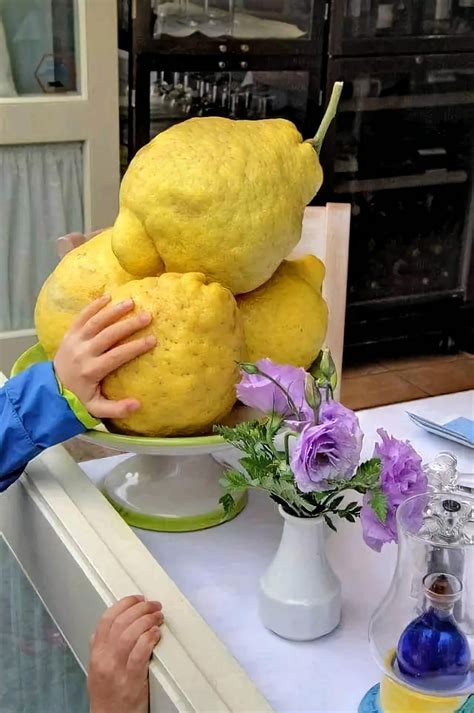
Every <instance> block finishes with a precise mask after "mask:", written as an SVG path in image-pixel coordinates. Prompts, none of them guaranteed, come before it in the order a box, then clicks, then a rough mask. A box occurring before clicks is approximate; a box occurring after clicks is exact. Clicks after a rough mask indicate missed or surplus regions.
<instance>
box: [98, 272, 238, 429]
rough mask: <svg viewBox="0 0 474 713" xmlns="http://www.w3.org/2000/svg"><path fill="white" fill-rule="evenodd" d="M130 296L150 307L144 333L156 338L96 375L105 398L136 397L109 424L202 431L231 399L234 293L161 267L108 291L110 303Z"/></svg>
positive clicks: (192, 275)
mask: <svg viewBox="0 0 474 713" xmlns="http://www.w3.org/2000/svg"><path fill="white" fill-rule="evenodd" d="M129 297H131V298H132V299H133V300H134V302H135V309H136V310H140V311H141V310H144V311H146V312H149V313H150V314H151V315H152V317H153V321H152V323H151V324H150V326H149V327H147V328H146V329H145V330H143V334H145V335H146V334H152V335H154V336H155V337H156V339H157V346H156V347H155V348H154V349H153V350H152V351H151V352H149V353H148V354H144V355H142V356H140V357H138V358H137V359H135V360H134V361H132V362H130V363H129V364H126V365H125V366H122V367H121V368H120V369H118V370H117V371H116V372H114V373H113V374H111V375H110V376H109V377H107V378H106V379H105V381H104V382H103V385H102V389H103V393H104V394H105V396H107V398H110V399H122V398H125V397H133V398H137V399H138V400H139V401H140V402H141V408H140V410H139V411H137V412H135V413H132V414H131V415H130V416H128V417H127V418H124V419H121V420H118V421H115V422H113V423H112V424H111V427H112V428H113V429H114V430H118V431H120V432H122V433H135V434H137V433H138V434H141V435H147V436H174V435H189V434H200V433H205V432H206V431H208V430H210V428H211V427H212V425H213V424H214V423H217V422H219V421H220V420H221V419H222V418H224V416H226V415H227V414H228V413H229V412H230V411H231V409H232V406H233V405H234V403H235V385H236V383H237V382H238V380H239V369H238V366H237V362H239V361H241V360H242V359H243V358H244V350H245V346H244V338H243V329H242V324H241V320H240V315H239V311H238V309H237V304H236V301H235V298H234V297H233V295H232V294H231V292H230V291H229V290H227V289H225V288H224V287H222V286H221V285H219V284H217V283H209V281H208V280H207V279H206V278H205V276H204V275H202V274H199V273H187V274H184V275H179V274H176V273H165V274H163V275H161V276H160V277H148V278H144V279H142V280H134V281H133V282H129V283H127V284H126V285H122V286H120V287H117V288H116V289H115V290H113V291H112V301H113V302H114V303H115V302H120V301H121V300H123V299H126V298H129Z"/></svg>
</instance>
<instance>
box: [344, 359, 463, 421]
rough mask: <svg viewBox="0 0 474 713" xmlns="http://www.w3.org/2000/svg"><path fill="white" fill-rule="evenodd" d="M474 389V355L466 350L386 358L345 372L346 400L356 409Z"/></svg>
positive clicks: (350, 368) (350, 367)
mask: <svg viewBox="0 0 474 713" xmlns="http://www.w3.org/2000/svg"><path fill="white" fill-rule="evenodd" d="M473 388H474V355H472V354H464V353H463V354H454V355H451V356H421V357H413V358H406V359H396V360H395V359H394V360H384V361H380V362H374V363H372V364H363V365H359V366H348V367H346V368H344V369H343V372H342V402H343V403H344V404H345V405H346V406H348V407H349V408H353V409H356V410H357V409H363V408H372V407H374V406H384V405H386V404H392V403H399V402H400V401H411V400H414V399H422V398H426V397H427V396H437V395H438V394H450V393H452V392H454V391H465V390H467V389H473Z"/></svg>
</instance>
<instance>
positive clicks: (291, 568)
mask: <svg viewBox="0 0 474 713" xmlns="http://www.w3.org/2000/svg"><path fill="white" fill-rule="evenodd" d="M280 514H281V516H282V517H283V520H284V525H283V533H282V537H281V541H280V545H279V547H278V550H277V553H276V555H275V557H274V559H273V561H272V563H271V564H270V567H269V568H268V570H267V571H266V572H265V574H264V575H263V577H262V578H261V580H260V592H259V606H260V617H261V619H262V622H263V624H264V625H265V626H266V627H267V628H268V629H270V630H271V631H273V632H274V633H275V634H278V635H279V636H281V637H283V638H285V639H291V640H293V641H311V640H313V639H318V638H319V637H321V636H325V635H326V634H329V633H330V632H331V631H332V630H333V629H335V628H336V627H337V625H338V624H339V622H340V620H341V584H340V582H339V579H338V578H337V577H336V575H335V574H334V572H333V570H332V568H331V565H330V564H329V561H328V558H327V556H326V539H327V537H326V530H327V526H326V523H325V521H324V519H323V518H321V517H315V518H300V517H294V516H293V515H289V514H288V513H286V512H285V511H284V510H283V509H282V508H281V507H280Z"/></svg>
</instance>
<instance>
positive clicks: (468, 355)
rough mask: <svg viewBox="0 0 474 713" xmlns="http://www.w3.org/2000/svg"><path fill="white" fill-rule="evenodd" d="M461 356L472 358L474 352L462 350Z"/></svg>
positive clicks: (473, 357)
mask: <svg viewBox="0 0 474 713" xmlns="http://www.w3.org/2000/svg"><path fill="white" fill-rule="evenodd" d="M462 355H463V357H465V358H466V359H474V354H473V353H471V352H462Z"/></svg>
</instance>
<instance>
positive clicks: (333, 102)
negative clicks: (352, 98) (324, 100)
mask: <svg viewBox="0 0 474 713" xmlns="http://www.w3.org/2000/svg"><path fill="white" fill-rule="evenodd" d="M343 86H344V82H336V83H335V84H334V86H333V88H332V94H331V98H330V100H329V104H328V106H327V109H326V111H325V114H324V116H323V120H322V121H321V124H320V126H319V129H318V130H317V132H316V136H315V137H314V139H310V143H312V144H313V146H314V148H315V150H316V153H317V154H318V156H319V154H320V153H321V147H322V145H323V141H324V139H325V138H326V134H327V131H328V129H329V126H330V124H331V122H332V120H333V119H334V117H335V116H336V114H337V107H338V104H339V99H340V98H341V94H342V87H343Z"/></svg>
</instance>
